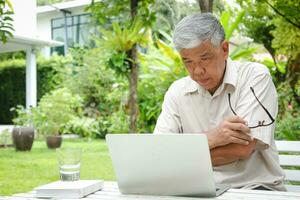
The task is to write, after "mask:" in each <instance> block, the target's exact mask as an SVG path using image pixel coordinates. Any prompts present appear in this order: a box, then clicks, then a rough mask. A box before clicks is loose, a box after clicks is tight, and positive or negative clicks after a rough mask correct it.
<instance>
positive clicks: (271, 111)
mask: <svg viewBox="0 0 300 200" xmlns="http://www.w3.org/2000/svg"><path fill="white" fill-rule="evenodd" d="M174 44H175V48H176V49H177V50H178V51H179V53H180V55H181V57H182V60H183V62H184V64H185V67H186V69H187V70H188V72H189V76H188V77H184V78H182V79H180V80H177V81H175V82H174V83H173V84H172V85H171V86H170V88H169V90H168V91H167V93H166V94H165V98H164V102H163V105H162V112H161V114H160V116H159V118H158V120H157V124H156V127H155V130H154V133H200V134H206V136H207V138H208V144H209V148H210V153H211V159H212V164H213V166H214V175H215V180H216V182H217V183H223V184H230V185H231V186H232V187H234V188H247V189H262V190H286V189H285V187H284V186H283V178H284V174H283V171H282V169H281V168H280V165H279V162H278V154H277V150H276V147H275V143H274V137H273V136H274V129H275V123H274V121H275V120H274V118H275V117H276V115H277V93H276V89H275V87H274V84H273V82H272V78H271V76H270V73H269V71H268V69H267V68H266V67H265V66H263V65H261V64H258V63H252V62H244V63H242V62H235V61H232V60H230V59H229V57H228V52H229V44H228V42H227V41H225V33H224V29H223V27H222V25H221V24H220V22H219V21H218V20H217V19H216V18H215V17H214V16H213V15H212V14H209V13H204V14H200V13H196V14H192V15H189V16H187V17H185V18H184V19H182V20H181V21H180V22H179V23H178V24H177V26H176V27H175V31H174Z"/></svg>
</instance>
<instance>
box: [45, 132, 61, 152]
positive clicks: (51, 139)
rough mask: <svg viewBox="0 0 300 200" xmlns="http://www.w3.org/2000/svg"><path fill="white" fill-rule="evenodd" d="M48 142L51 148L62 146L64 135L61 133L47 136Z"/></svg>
mask: <svg viewBox="0 0 300 200" xmlns="http://www.w3.org/2000/svg"><path fill="white" fill-rule="evenodd" d="M46 142H47V146H48V148H49V149H56V148H59V147H60V146H61V142H62V137H61V136H60V135H53V136H47V138H46Z"/></svg>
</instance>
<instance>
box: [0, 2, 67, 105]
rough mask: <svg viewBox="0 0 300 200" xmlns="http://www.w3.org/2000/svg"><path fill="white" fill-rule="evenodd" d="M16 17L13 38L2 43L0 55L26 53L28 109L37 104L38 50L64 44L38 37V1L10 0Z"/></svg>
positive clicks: (0, 44)
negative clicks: (17, 52)
mask: <svg viewBox="0 0 300 200" xmlns="http://www.w3.org/2000/svg"><path fill="white" fill-rule="evenodd" d="M10 1H11V3H12V5H13V9H14V15H13V16H12V18H13V27H14V29H15V31H14V32H13V37H12V38H10V39H8V41H7V43H5V44H3V43H0V53H6V52H16V51H25V52H26V107H27V108H29V107H31V106H33V107H35V106H36V104H37V77H36V52H37V51H36V50H37V49H40V48H43V47H45V46H48V47H55V46H61V45H63V43H62V42H59V41H55V40H52V39H51V38H43V37H39V36H38V35H37V20H36V19H37V17H36V0H26V1H20V0H10Z"/></svg>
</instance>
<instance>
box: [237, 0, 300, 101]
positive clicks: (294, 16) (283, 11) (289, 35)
mask: <svg viewBox="0 0 300 200" xmlns="http://www.w3.org/2000/svg"><path fill="white" fill-rule="evenodd" d="M238 2H239V4H240V5H241V7H243V8H244V9H245V10H246V11H247V12H246V17H245V18H244V27H245V32H246V34H247V35H248V36H250V37H251V38H253V39H254V41H256V42H258V43H262V44H263V45H264V46H265V47H266V49H267V50H268V51H269V52H270V54H271V55H272V57H273V58H274V59H276V57H278V56H279V55H284V57H285V58H286V59H287V65H286V73H285V75H284V77H283V78H284V79H283V80H285V81H287V82H288V83H289V84H290V87H291V89H292V90H293V93H294V99H295V101H296V102H297V104H298V105H300V94H299V92H297V91H298V88H297V84H299V83H298V82H299V79H300V51H299V49H300V21H299V19H300V2H299V1H294V0H273V1H270V0H255V1H254V2H253V1H252V0H238ZM253 4H254V5H255V6H253Z"/></svg>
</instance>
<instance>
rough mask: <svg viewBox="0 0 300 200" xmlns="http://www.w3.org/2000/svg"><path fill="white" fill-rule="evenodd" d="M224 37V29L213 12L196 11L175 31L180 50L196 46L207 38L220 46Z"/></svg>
mask: <svg viewBox="0 0 300 200" xmlns="http://www.w3.org/2000/svg"><path fill="white" fill-rule="evenodd" d="M224 39H225V33H224V29H223V27H222V25H221V23H220V22H219V20H218V19H217V18H216V17H214V16H213V15H212V14H211V13H195V14H192V15H189V16H186V17H184V18H183V19H182V20H181V21H180V22H179V23H178V24H177V25H176V26H175V30H174V33H173V42H174V45H175V48H176V49H177V50H178V51H180V50H181V49H183V48H185V49H190V48H194V47H196V46H197V45H199V44H201V43H202V42H203V41H205V40H210V42H211V43H212V44H213V46H214V47H218V46H219V45H220V43H221V42H222V41H223V40H224Z"/></svg>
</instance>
